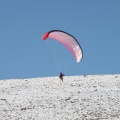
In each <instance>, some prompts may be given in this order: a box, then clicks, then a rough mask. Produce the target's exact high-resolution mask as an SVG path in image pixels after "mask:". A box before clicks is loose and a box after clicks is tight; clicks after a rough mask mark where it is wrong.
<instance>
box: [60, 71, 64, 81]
mask: <svg viewBox="0 0 120 120" xmlns="http://www.w3.org/2000/svg"><path fill="white" fill-rule="evenodd" d="M63 76H64V74H63V73H62V72H61V73H60V74H59V78H60V80H61V81H62V82H63Z"/></svg>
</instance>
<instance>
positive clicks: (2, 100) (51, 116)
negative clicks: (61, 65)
mask: <svg viewBox="0 0 120 120" xmlns="http://www.w3.org/2000/svg"><path fill="white" fill-rule="evenodd" d="M0 120H120V75H88V76H70V77H67V76H66V77H64V82H63V83H61V82H60V80H59V78H58V77H44V78H32V79H16V80H1V81H0Z"/></svg>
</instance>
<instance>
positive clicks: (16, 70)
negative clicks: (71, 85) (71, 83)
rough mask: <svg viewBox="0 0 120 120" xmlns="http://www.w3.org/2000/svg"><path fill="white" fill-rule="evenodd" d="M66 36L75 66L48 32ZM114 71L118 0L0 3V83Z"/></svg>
mask: <svg viewBox="0 0 120 120" xmlns="http://www.w3.org/2000/svg"><path fill="white" fill-rule="evenodd" d="M54 29H57V30H63V31H66V32H68V33H70V34H72V35H73V36H74V37H75V38H76V39H77V40H78V41H79V43H80V45H81V47H82V49H83V54H84V55H83V59H82V61H81V62H80V63H76V61H75V59H74V58H73V56H72V55H71V54H70V52H69V51H68V50H67V49H66V48H65V47H64V46H62V45H61V44H60V43H58V42H56V41H54V40H52V39H48V40H47V41H42V39H41V37H42V35H43V34H44V33H46V32H47V31H49V30H54ZM61 71H62V72H63V73H64V74H65V75H68V76H70V75H90V74H119V73H120V0H76V1H73V0H72V1H70V0H57V1H56V0H0V79H12V78H14V79H15V78H33V77H45V76H57V75H58V74H59V72H61Z"/></svg>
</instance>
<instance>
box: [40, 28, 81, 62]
mask: <svg viewBox="0 0 120 120" xmlns="http://www.w3.org/2000/svg"><path fill="white" fill-rule="evenodd" d="M47 38H53V39H54V40H57V41H58V42H60V43H62V44H63V45H64V46H66V47H67V48H68V49H69V51H70V52H71V53H72V54H73V56H74V58H75V59H76V62H77V63H78V62H80V61H81V59H82V57H83V52H82V49H81V46H80V44H79V43H78V41H77V40H76V39H75V38H74V37H73V36H72V35H70V34H68V33H66V32H64V31H61V30H52V31H49V32H47V33H45V34H44V35H43V37H42V39H43V40H46V39H47Z"/></svg>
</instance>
